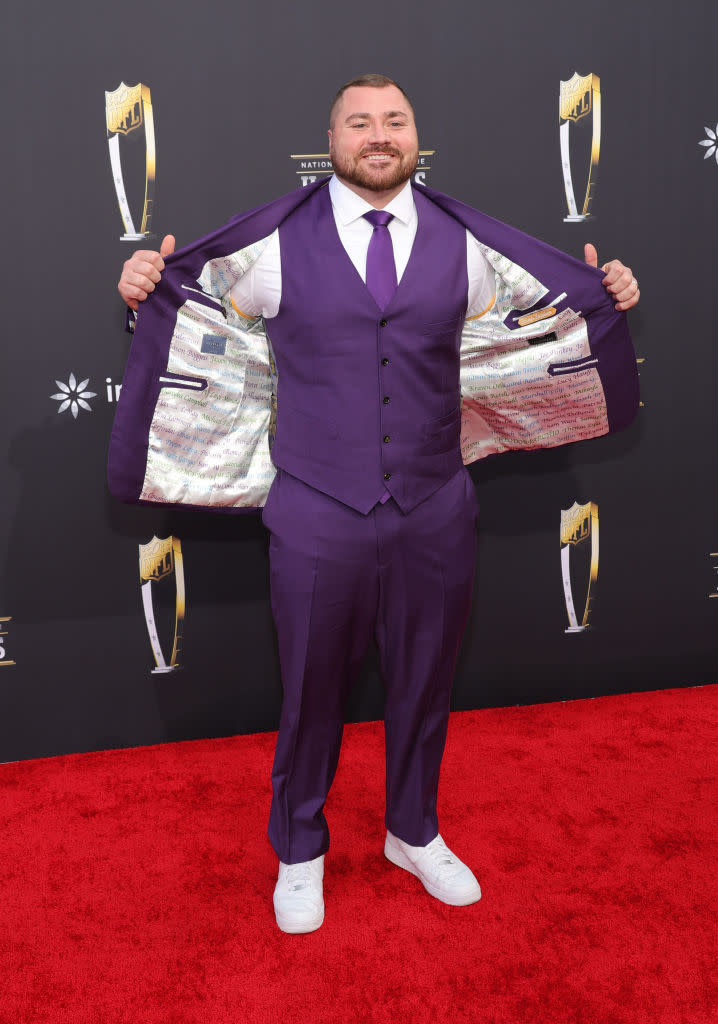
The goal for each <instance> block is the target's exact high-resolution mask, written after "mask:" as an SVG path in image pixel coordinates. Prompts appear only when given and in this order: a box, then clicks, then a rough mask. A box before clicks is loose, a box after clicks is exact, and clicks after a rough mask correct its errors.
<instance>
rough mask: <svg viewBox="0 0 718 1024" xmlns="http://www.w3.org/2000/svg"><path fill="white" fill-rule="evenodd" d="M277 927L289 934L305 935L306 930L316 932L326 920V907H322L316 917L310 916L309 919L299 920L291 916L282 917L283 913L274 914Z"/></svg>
mask: <svg viewBox="0 0 718 1024" xmlns="http://www.w3.org/2000/svg"><path fill="white" fill-rule="evenodd" d="M274 916H275V918H276V921H277V927H278V928H279V930H280V931H282V932H286V933H287V935H304V934H305V933H306V932H315V931H316V930H317V928H321V926H322V922H323V921H324V907H322V911H321V914H318V915H317V916H316V917H312V918H310V919H309V920H308V921H302V922H300V921H297V920H292V918H291V917H282V915H281V914H277V913H276V911H275V914H274Z"/></svg>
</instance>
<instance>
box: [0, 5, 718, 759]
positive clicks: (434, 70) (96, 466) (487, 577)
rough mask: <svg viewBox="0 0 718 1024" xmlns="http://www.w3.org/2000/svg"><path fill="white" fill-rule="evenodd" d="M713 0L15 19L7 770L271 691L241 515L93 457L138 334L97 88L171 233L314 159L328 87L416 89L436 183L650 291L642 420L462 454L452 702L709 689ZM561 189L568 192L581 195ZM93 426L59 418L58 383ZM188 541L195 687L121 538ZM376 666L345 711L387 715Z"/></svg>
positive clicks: (250, 199) (207, 714) (128, 8)
mask: <svg viewBox="0 0 718 1024" xmlns="http://www.w3.org/2000/svg"><path fill="white" fill-rule="evenodd" d="M716 42H717V36H716V24H715V13H714V4H713V3H711V2H710V0H703V2H698V0H689V2H687V3H685V2H684V3H681V4H680V5H678V4H676V3H672V2H669V0H653V2H649V0H638V2H635V3H633V4H631V5H622V6H620V7H616V6H615V5H614V6H613V7H611V6H610V5H609V6H606V5H600V6H599V5H596V4H592V5H585V4H584V5H581V4H575V3H571V4H569V3H566V2H558V3H552V4H550V5H546V4H535V3H531V2H529V0H516V2H515V3H513V4H510V5H508V4H507V5H502V6H497V5H494V4H489V3H469V2H468V0H461V2H450V3H448V4H441V5H437V4H432V5H428V4H417V3H415V2H414V3H399V2H396V0H382V2H377V0H367V2H365V3H363V4H362V5H361V6H358V7H351V6H346V5H341V4H329V3H322V2H307V3H304V4H302V5H298V4H297V5H282V6H281V7H277V6H276V5H270V4H266V3H257V2H252V3H248V4H244V5H240V4H230V3H226V2H220V0H210V2H208V3H206V4H205V5H204V6H202V7H199V6H198V5H196V4H189V3H186V2H185V0H178V2H175V3H172V4H170V3H147V2H142V3H139V2H137V0H126V2H124V3H123V4H122V5H102V4H100V5H97V4H90V3H83V4H80V3H72V2H71V3H69V4H67V5H61V6H53V5H50V4H43V5H39V4H36V3H30V4H26V5H24V6H22V7H20V6H19V5H18V6H16V8H15V10H14V11H13V12H11V19H10V27H9V31H8V32H6V33H5V34H4V48H6V53H5V54H4V56H3V76H4V79H5V81H4V95H5V96H6V97H7V98H8V101H7V102H6V104H5V124H4V129H5V149H4V159H3V177H4V181H3V196H4V218H3V219H4V223H5V226H6V234H5V239H4V259H5V269H4V273H3V281H4V283H5V301H4V316H3V345H2V378H1V379H2V403H0V416H1V417H2V421H1V426H2V435H3V437H4V439H5V440H6V442H7V443H6V454H4V455H3V456H2V459H3V462H2V469H1V471H0V473H1V476H0V479H2V508H1V511H0V617H1V618H4V619H5V620H6V621H5V622H0V652H1V651H2V650H4V651H5V655H4V656H3V655H2V653H0V661H5V662H14V664H4V665H1V664H0V705H1V707H2V715H1V725H0V760H12V759H21V758H30V757H35V756H40V755H46V754H55V753H61V752H68V751H82V750H90V749H101V748H106V747H118V746H128V745H136V744H143V743H154V742H159V741H162V740H167V739H182V738H191V737H199V736H209V735H223V734H233V733H237V732H245V731H246V732H248V731H255V730H261V729H271V728H275V727H276V724H277V718H278V708H279V701H280V692H281V691H280V682H279V674H278V664H277V657H276V651H275V645H274V637H273V627H272V623H271V615H270V610H269V601H268V580H267V563H266V542H265V538H264V535H263V531H262V527H261V524H260V522H259V519H258V517H256V516H253V515H249V516H247V515H243V516H234V517H232V516H223V515H219V514H210V513H199V512H168V511H166V510H162V509H157V510H155V509H151V508H132V507H122V506H120V505H118V504H117V503H115V502H114V501H113V500H112V499H111V498H110V497H109V496H108V493H107V489H106V485H105V458H106V448H107V440H108V435H109V431H110V427H111V422H112V414H113V409H114V404H113V403H110V402H108V400H107V385H106V379H107V378H108V377H109V378H110V380H111V382H112V385H114V384H116V383H119V382H120V381H121V378H122V373H123V368H124V362H125V358H126V354H127V350H128V345H129V337H128V336H127V335H125V334H124V333H123V331H122V328H121V321H122V304H121V301H120V299H119V297H118V295H117V292H116V289H115V282H116V280H117V278H118V276H119V272H120V267H121V263H122V261H123V260H124V259H126V258H127V257H128V256H129V254H130V253H131V251H132V249H133V246H131V245H128V244H127V243H123V242H121V241H120V240H119V236H120V234H121V233H122V230H123V229H122V224H121V220H120V214H119V210H118V206H117V201H116V198H115V193H114V187H113V182H112V177H111V173H110V165H109V158H108V150H107V142H106V133H105V124H104V92H105V90H108V91H109V90H113V89H115V88H116V87H117V86H118V85H119V84H120V81H125V82H126V83H130V84H133V85H134V84H135V83H136V82H138V81H141V82H143V83H145V84H146V85H148V86H149V87H150V90H151V95H152V102H153V108H154V114H155V131H156V141H157V184H156V194H155V209H154V219H153V222H152V229H153V233H154V235H155V239H154V240H153V241H152V243H151V244H157V245H158V244H159V239H160V238H161V237H162V235H163V234H164V233H165V232H169V231H171V232H173V233H175V234H176V235H177V237H178V242H179V244H182V243H184V242H187V241H190V240H191V239H193V238H194V237H196V236H198V235H200V234H204V233H206V232H207V231H208V230H210V229H211V228H213V227H215V226H217V225H219V224H221V223H222V222H224V221H225V220H226V219H227V218H228V217H229V216H231V215H232V214H233V213H235V212H238V211H240V210H242V209H246V208H248V207H250V206H253V205H256V204H258V203H261V202H263V201H266V200H269V199H271V198H273V197H274V196H276V195H279V194H281V193H283V192H286V191H289V190H290V189H291V188H293V187H295V184H296V182H297V180H298V179H297V176H296V174H295V166H294V163H293V161H292V160H291V159H290V154H296V153H321V152H326V120H327V108H328V104H329V101H330V99H331V96H332V95H333V93H334V91H335V90H336V88H337V87H338V85H340V84H341V83H342V82H343V81H344V80H346V79H347V78H349V77H351V76H353V75H355V74H358V73H361V72H364V71H368V70H372V71H376V70H378V71H383V72H385V73H387V74H390V75H392V76H393V77H395V78H397V79H398V80H399V81H400V82H401V83H402V85H403V86H404V88H405V89H406V90H407V91H408V92H409V94H410V95H411V96H412V98H413V100H414V105H415V108H416V111H417V119H418V123H419V130H420V142H421V145H422V147H423V148H427V149H435V150H436V154H435V156H434V157H433V158H432V166H431V170H430V171H429V173H428V175H427V182H428V183H430V184H431V185H432V186H433V187H435V188H439V189H441V190H443V191H446V192H449V193H451V194H453V195H456V196H457V197H459V198H461V199H463V200H465V201H466V202H468V203H470V204H472V205H474V206H476V207H479V208H480V209H483V210H484V211H485V212H487V213H490V214H492V215H493V216H496V217H498V218H500V219H502V220H505V221H507V222H509V223H511V224H515V225H518V226H520V227H522V228H523V229H524V230H526V231H528V232H529V233H531V234H533V235H536V236H538V237H540V238H543V239H545V240H546V241H549V242H551V243H552V244H554V245H556V246H558V247H560V248H563V249H565V250H567V251H569V252H571V253H573V254H574V255H577V256H580V255H581V254H582V245H583V242H584V241H587V240H592V241H594V242H595V243H596V245H597V246H598V249H599V259H600V261H601V262H604V261H605V260H608V259H610V258H612V257H614V256H619V257H620V258H621V259H622V260H623V261H624V262H626V263H628V264H630V265H631V266H632V267H633V268H634V269H635V271H636V274H637V276H638V277H639V278H640V283H641V290H642V295H643V298H642V302H641V306H640V311H637V312H636V313H634V314H632V315H631V325H632V330H633V334H634V339H635V343H636V348H637V352H638V355H639V356H640V357H641V358H643V359H645V362H643V363H642V364H641V382H642V392H643V400H644V403H645V407H644V408H643V409H642V410H641V413H640V415H639V418H638V421H637V422H636V424H635V425H634V426H633V427H632V428H631V429H630V430H628V431H626V432H624V433H623V434H621V435H618V436H614V437H610V438H602V439H597V440H595V441H592V442H588V443H584V444H582V445H577V446H569V447H567V448H563V449H560V450H556V451H547V452H534V453H528V454H512V455H504V456H501V457H499V458H496V459H492V460H489V461H487V462H486V463H485V464H481V465H478V466H475V467H473V469H472V475H473V478H474V480H475V482H476V485H477V488H478V490H479V496H480V500H481V504H482V517H481V530H480V549H479V574H478V578H477V582H476V593H475V602H474V607H473V612H472V618H471V622H470V625H469V629H468V633H467V637H466V641H465V644H464V650H463V654H462V659H461V663H460V667H459V671H458V675H457V680H456V686H455V692H454V706H455V707H456V708H468V707H481V706H489V705H501V704H507V703H525V702H531V701H540V700H548V699H556V698H569V697H580V696H589V695H595V694H601V693H609V692H615V691H619V690H639V689H651V688H656V687H663V686H673V685H689V684H694V683H703V682H712V681H715V664H716V662H715V647H716V644H715V625H716V622H715V620H716V616H717V615H718V601H711V600H710V599H709V597H708V595H709V593H710V592H711V591H716V582H717V580H718V577H716V574H715V570H714V568H713V566H714V564H716V565H718V557H716V558H715V559H712V558H711V556H710V553H711V552H712V551H715V550H718V524H717V523H716V522H715V515H714V508H715V502H716V484H715V482H714V474H713V438H714V436H715V416H716V414H715V405H714V401H713V391H714V374H715V371H714V368H715V361H714V356H713V342H714V335H715V327H714V323H713V302H712V292H713V289H714V283H713V279H714V268H715V261H714V259H713V251H714V248H715V216H714V210H715V203H716V195H717V192H716V190H717V189H718V165H717V164H716V161H715V159H713V157H711V158H709V159H707V160H704V159H703V157H704V155H705V152H706V148H705V147H703V148H702V147H700V146H699V145H698V143H699V140H701V139H702V138H707V136H706V134H705V128H704V126H709V127H712V129H713V130H715V128H716V122H717V121H718V88H717V87H716V82H715V70H714V67H715V47H716ZM574 71H578V72H579V73H580V74H587V73H589V72H594V73H595V74H597V75H599V76H600V78H601V91H602V99H603V133H602V143H601V157H600V176H599V182H598V188H597V192H596V199H595V202H594V208H593V209H594V213H595V217H594V219H593V220H592V221H590V222H588V223H587V224H581V225H577V224H565V223H564V222H563V217H564V216H565V213H566V210H565V199H564V192H563V184H562V178H561V169H560V158H559V143H558V90H559V82H560V80H562V79H563V80H566V79H568V78H570V77H571V75H572V74H573V73H574ZM577 191H578V188H577ZM71 372H72V373H74V374H75V375H76V378H77V380H84V379H85V378H89V380H90V383H89V384H88V385H87V389H88V390H90V391H93V392H95V393H96V397H95V398H93V399H92V400H91V402H90V405H91V410H92V411H91V412H86V411H85V410H80V412H79V415H78V416H77V418H76V419H73V417H72V416H71V415H70V411H69V410H66V411H65V412H63V413H61V414H58V411H57V410H58V405H59V403H58V402H57V401H54V400H52V399H51V397H50V396H51V395H52V394H53V393H56V392H57V390H58V388H57V385H56V384H55V381H56V380H60V381H62V382H65V383H66V382H67V381H68V380H69V374H70V373H71ZM589 500H593V501H595V502H597V503H598V506H599V515H600V546H601V553H600V565H599V579H598V595H599V600H598V603H597V605H596V608H595V611H594V614H593V617H592V624H593V627H594V628H593V629H592V630H591V631H590V632H588V633H585V634H581V635H573V636H567V635H566V634H565V633H564V628H565V626H566V625H567V619H566V610H565V606H564V603H563V593H562V587H561V573H560V562H559V516H560V510H561V509H562V508H568V507H569V506H570V505H571V504H572V503H573V502H574V501H579V502H582V503H583V502H586V501H589ZM153 534H156V535H158V536H160V537H165V536H167V535H168V534H173V535H174V536H176V537H179V538H180V540H181V543H182V550H183V553H184V560H185V573H186V580H187V617H186V621H185V639H184V651H183V656H182V659H181V660H182V665H183V668H182V670H181V671H176V672H173V673H170V674H168V675H152V674H151V673H150V669H151V668H152V667H153V661H152V657H151V652H150V647H149V643H148V640H147V632H146V627H145V622H144V617H143V611H142V604H141V597H140V588H139V578H138V571H137V548H138V544H140V543H145V542H147V541H148V540H149V539H150V538H151V537H152V536H153ZM381 710H382V691H381V684H380V681H379V677H378V672H377V668H376V662H375V660H374V657H373V655H372V653H371V652H370V654H369V657H368V660H367V665H366V667H365V671H364V673H363V675H362V678H361V680H360V682H359V684H358V686H357V688H356V690H355V692H354V694H353V696H352V700H351V705H350V709H349V714H350V717H353V718H375V717H379V716H380V715H381Z"/></svg>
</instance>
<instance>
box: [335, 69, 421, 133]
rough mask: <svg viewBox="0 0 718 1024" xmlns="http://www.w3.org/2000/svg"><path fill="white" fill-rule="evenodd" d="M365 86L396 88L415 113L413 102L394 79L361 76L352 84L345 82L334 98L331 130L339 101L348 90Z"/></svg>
mask: <svg viewBox="0 0 718 1024" xmlns="http://www.w3.org/2000/svg"><path fill="white" fill-rule="evenodd" d="M365 85H368V86H370V87H371V88H372V89H385V88H386V87H387V86H388V85H394V86H396V88H397V89H398V90H399V92H400V93H401V94H402V96H403V97H404V98H405V99H406V102H407V103H408V104H409V106H410V107H411V109H412V111H413V109H414V108H413V106H412V103H411V100H410V99H409V97H408V96H407V95H406V93H405V92H404V90H403V89H402V87H401V86H400V85H399V83H398V82H395V81H394V79H393V78H387V76H386V75H359V77H358V78H352V80H351V82H345V83H344V85H343V86H342V87H341V89H340V90H339V92H338V93H337V94H336V96H335V97H334V99H333V100H332V105H331V108H330V110H329V127H330V128H331V126H332V124H333V123H334V114H335V113H336V109H337V106H338V105H339V101H340V100H341V98H342V96H343V95H344V93H345V92H346V91H347V89H352V88H354V87H355V86H365Z"/></svg>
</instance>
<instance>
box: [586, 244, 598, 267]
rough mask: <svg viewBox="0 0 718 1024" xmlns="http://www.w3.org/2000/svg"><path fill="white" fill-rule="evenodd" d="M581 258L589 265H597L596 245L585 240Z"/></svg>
mask: <svg viewBox="0 0 718 1024" xmlns="http://www.w3.org/2000/svg"><path fill="white" fill-rule="evenodd" d="M583 258H584V259H585V261H586V263H588V265H589V267H597V266H598V253H597V252H596V246H595V245H591V243H590V242H586V244H585V245H584V247H583Z"/></svg>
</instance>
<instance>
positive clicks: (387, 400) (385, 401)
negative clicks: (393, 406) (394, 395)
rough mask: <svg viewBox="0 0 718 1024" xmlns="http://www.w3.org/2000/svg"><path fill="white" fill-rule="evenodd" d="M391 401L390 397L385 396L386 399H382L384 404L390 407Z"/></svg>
mask: <svg viewBox="0 0 718 1024" xmlns="http://www.w3.org/2000/svg"><path fill="white" fill-rule="evenodd" d="M390 401H391V399H390V398H389V396H388V395H384V397H383V398H382V402H383V403H384V405H388V404H389V402H390Z"/></svg>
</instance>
